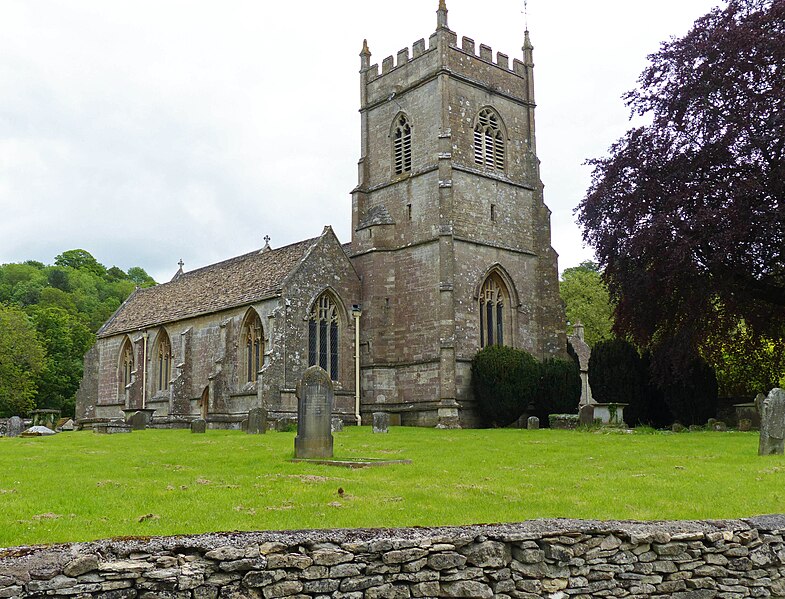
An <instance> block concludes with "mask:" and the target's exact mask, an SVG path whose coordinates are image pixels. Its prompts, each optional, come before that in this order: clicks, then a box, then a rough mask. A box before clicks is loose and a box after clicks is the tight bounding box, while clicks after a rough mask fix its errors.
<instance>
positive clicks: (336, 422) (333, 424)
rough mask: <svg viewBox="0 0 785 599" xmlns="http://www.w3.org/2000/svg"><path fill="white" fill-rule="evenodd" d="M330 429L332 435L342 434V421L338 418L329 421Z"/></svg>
mask: <svg viewBox="0 0 785 599" xmlns="http://www.w3.org/2000/svg"><path fill="white" fill-rule="evenodd" d="M330 428H331V429H332V431H333V432H334V433H342V432H343V420H341V419H340V418H333V419H332V420H330Z"/></svg>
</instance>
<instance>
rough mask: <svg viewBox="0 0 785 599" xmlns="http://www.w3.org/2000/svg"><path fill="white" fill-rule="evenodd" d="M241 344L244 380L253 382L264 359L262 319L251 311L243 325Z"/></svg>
mask: <svg viewBox="0 0 785 599" xmlns="http://www.w3.org/2000/svg"><path fill="white" fill-rule="evenodd" d="M242 345H243V356H244V360H243V361H244V362H245V364H244V370H245V382H246V383H255V382H256V377H257V376H258V374H259V370H260V369H261V367H262V360H263V359H264V331H263V330H262V319H261V318H259V315H258V314H257V313H256V312H255V311H252V312H250V313H249V314H248V316H247V317H246V319H245V324H244V325H243V333H242Z"/></svg>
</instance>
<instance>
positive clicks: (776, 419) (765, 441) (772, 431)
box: [756, 388, 785, 455]
mask: <svg viewBox="0 0 785 599" xmlns="http://www.w3.org/2000/svg"><path fill="white" fill-rule="evenodd" d="M756 400H757V398H756ZM760 404H761V405H760V406H759V411H760V442H759V444H758V455H782V454H783V449H784V448H785V390H783V389H779V388H775V389H772V390H771V391H770V392H769V395H768V397H766V399H764V400H763V401H761V402H760Z"/></svg>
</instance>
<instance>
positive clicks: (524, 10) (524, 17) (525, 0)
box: [523, 0, 529, 31]
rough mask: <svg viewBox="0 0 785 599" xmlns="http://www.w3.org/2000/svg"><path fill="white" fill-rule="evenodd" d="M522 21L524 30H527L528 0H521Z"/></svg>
mask: <svg viewBox="0 0 785 599" xmlns="http://www.w3.org/2000/svg"><path fill="white" fill-rule="evenodd" d="M523 22H524V24H525V26H526V31H528V30H529V0H523Z"/></svg>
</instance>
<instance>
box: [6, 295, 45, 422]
mask: <svg viewBox="0 0 785 599" xmlns="http://www.w3.org/2000/svg"><path fill="white" fill-rule="evenodd" d="M45 358H46V352H45V350H44V347H43V345H42V344H41V342H40V341H39V339H38V335H37V334H36V330H35V328H34V327H33V324H32V323H31V322H30V319H29V318H28V316H27V314H25V313H24V312H23V311H22V310H20V309H19V308H16V307H13V306H2V305H0V416H14V415H22V414H26V413H28V412H29V411H30V410H31V409H33V407H35V394H36V382H37V378H38V376H39V374H40V372H41V370H42V369H43V367H44V363H45Z"/></svg>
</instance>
